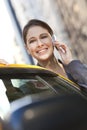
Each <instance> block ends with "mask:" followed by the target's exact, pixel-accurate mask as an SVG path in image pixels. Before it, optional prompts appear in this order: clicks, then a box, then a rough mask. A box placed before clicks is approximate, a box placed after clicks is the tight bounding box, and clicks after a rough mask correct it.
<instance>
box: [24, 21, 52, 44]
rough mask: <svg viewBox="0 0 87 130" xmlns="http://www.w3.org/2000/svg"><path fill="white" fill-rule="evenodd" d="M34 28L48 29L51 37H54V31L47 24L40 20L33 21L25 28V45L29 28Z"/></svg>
mask: <svg viewBox="0 0 87 130" xmlns="http://www.w3.org/2000/svg"><path fill="white" fill-rule="evenodd" d="M32 26H41V27H43V28H45V29H47V31H48V32H49V33H50V35H51V36H52V35H53V30H52V29H51V27H50V26H49V25H48V24H47V23H46V22H44V21H41V20H38V19H31V20H30V21H28V23H27V24H26V25H25V26H24V28H23V40H24V43H25V44H26V37H27V32H28V30H29V28H31V27H32Z"/></svg>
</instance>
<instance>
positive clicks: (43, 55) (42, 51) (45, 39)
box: [26, 26, 53, 61]
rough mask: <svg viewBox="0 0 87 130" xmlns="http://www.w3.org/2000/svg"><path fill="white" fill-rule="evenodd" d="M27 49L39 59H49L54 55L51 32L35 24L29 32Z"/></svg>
mask: <svg viewBox="0 0 87 130" xmlns="http://www.w3.org/2000/svg"><path fill="white" fill-rule="evenodd" d="M26 39H27V45H26V47H27V50H28V52H29V53H30V54H31V55H32V56H33V57H34V58H36V59H37V60H38V61H45V60H49V58H50V57H51V56H52V55H53V44H52V38H51V35H50V33H49V32H48V31H47V30H46V29H45V28H42V27H41V26H33V27H31V28H30V29H29V30H28V33H27V37H26Z"/></svg>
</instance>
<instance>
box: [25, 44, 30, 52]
mask: <svg viewBox="0 0 87 130" xmlns="http://www.w3.org/2000/svg"><path fill="white" fill-rule="evenodd" d="M25 48H26V50H27V52H28V54H30V51H29V48H28V46H27V45H25Z"/></svg>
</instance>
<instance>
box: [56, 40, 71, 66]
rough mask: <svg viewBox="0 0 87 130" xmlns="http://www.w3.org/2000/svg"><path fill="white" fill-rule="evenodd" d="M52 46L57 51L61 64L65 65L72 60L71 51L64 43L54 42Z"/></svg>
mask: <svg viewBox="0 0 87 130" xmlns="http://www.w3.org/2000/svg"><path fill="white" fill-rule="evenodd" d="M54 46H55V47H56V49H57V50H58V52H59V54H60V56H61V59H62V62H63V64H65V65H67V64H69V63H70V62H71V61H72V60H73V58H72V54H71V51H70V49H69V47H68V46H67V45H66V44H65V43H59V42H57V41H55V42H54Z"/></svg>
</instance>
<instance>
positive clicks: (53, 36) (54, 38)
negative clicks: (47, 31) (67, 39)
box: [52, 34, 56, 43]
mask: <svg viewBox="0 0 87 130" xmlns="http://www.w3.org/2000/svg"><path fill="white" fill-rule="evenodd" d="M52 41H53V43H54V42H55V41H56V35H55V34H53V35H52Z"/></svg>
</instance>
